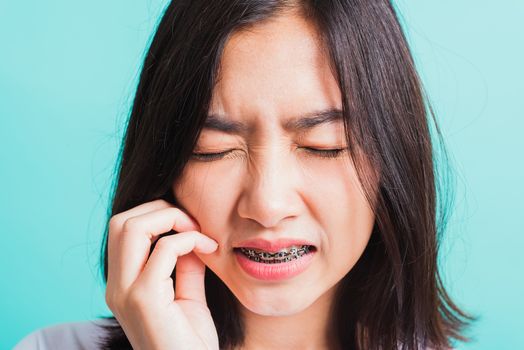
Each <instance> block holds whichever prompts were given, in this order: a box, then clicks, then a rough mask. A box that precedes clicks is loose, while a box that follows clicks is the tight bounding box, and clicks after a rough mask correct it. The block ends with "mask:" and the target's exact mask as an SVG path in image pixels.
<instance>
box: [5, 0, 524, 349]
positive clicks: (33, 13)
mask: <svg viewBox="0 0 524 350" xmlns="http://www.w3.org/2000/svg"><path fill="white" fill-rule="evenodd" d="M166 3H167V1H166V0H135V1H124V0H114V1H101V0H93V1H71V0H46V1H36V0H29V1H22V0H19V1H14V0H10V1H9V0H0V230H1V231H0V232H1V238H2V244H1V248H0V249H1V254H0V273H1V279H2V284H1V288H0V348H1V349H9V348H11V347H12V346H13V345H14V344H15V343H16V342H17V341H18V340H20V339H21V338H22V337H23V336H24V335H26V334H27V333H29V332H30V331H32V330H35V329H36V328H39V327H44V326H48V325H52V324H56V323H62V322H71V321H79V320H87V319H93V318H95V317H97V316H101V315H108V314H110V311H109V310H108V309H107V307H106V306H105V302H104V290H103V283H102V277H101V274H100V271H99V268H98V253H99V250H100V243H101V237H102V234H103V228H104V222H105V220H106V216H105V215H106V209H107V206H108V200H109V188H110V185H111V181H112V180H113V177H112V174H113V170H114V163H115V160H116V156H117V152H118V147H119V142H120V139H121V136H122V132H123V130H124V123H125V121H126V118H127V115H128V111H129V107H130V104H131V102H132V101H131V100H132V96H133V93H134V89H135V86H136V82H137V75H138V72H139V69H140V65H141V61H142V58H143V55H144V53H145V50H146V46H147V43H148V41H149V39H150V36H151V35H152V32H153V30H154V27H155V24H156V23H157V21H158V19H159V16H160V14H161V12H162V9H163V8H164V6H165V5H166ZM396 5H397V7H398V8H399V10H400V17H401V21H402V24H403V26H404V29H405V31H406V34H407V37H408V40H409V42H410V44H411V47H412V51H413V54H414V57H415V60H416V63H417V67H418V69H419V72H420V75H421V77H422V80H423V83H424V85H425V88H426V90H427V92H428V94H429V96H430V102H431V103H432V104H433V107H434V108H435V111H436V115H437V118H438V120H439V122H440V125H441V127H442V131H443V134H444V137H445V141H446V142H447V146H448V150H449V152H450V155H451V165H452V167H453V170H454V172H455V178H456V183H455V189H456V197H455V206H454V210H453V215H452V217H451V221H450V225H449V228H448V230H447V232H446V234H445V239H444V242H443V246H442V250H441V255H440V265H441V267H442V269H443V270H444V274H443V275H444V279H445V282H446V285H447V286H448V288H449V290H450V292H451V294H452V296H453V297H455V299H456V301H457V302H458V304H459V306H462V307H464V309H465V310H466V311H470V312H472V313H474V314H478V315H480V320H479V321H478V322H477V323H476V324H474V327H473V328H472V330H471V332H470V333H469V334H470V335H472V336H473V337H474V338H475V341H474V342H473V343H471V344H470V345H458V346H457V348H458V349H479V350H492V349H498V350H501V349H516V348H519V347H521V346H524V345H523V344H524V332H523V329H524V321H523V319H524V301H523V300H522V299H523V297H524V277H523V276H524V274H523V273H522V271H523V270H524V258H523V255H524V254H523V248H524V223H523V221H522V217H524V205H523V204H522V198H524V185H523V182H524V155H523V153H524V137H523V136H522V133H523V129H524V111H523V105H522V101H523V100H524V89H523V87H522V86H523V82H524V68H523V64H524V21H523V18H524V1H522V0H501V1H478V0H477V1H474V0H463V1H451V0H441V1H431V2H428V1H420V0H399V1H397V2H396Z"/></svg>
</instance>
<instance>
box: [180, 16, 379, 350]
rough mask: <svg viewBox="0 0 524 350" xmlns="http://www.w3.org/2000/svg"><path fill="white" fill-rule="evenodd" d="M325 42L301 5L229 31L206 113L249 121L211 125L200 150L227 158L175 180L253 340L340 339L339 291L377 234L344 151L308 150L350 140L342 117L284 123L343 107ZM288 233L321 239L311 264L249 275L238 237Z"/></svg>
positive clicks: (284, 343)
mask: <svg viewBox="0 0 524 350" xmlns="http://www.w3.org/2000/svg"><path fill="white" fill-rule="evenodd" d="M323 52H325V50H323V49H322V46H321V45H320V42H319V41H318V40H317V32H316V30H315V28H314V26H313V25H312V24H310V23H308V22H306V21H305V20H303V19H302V18H301V17H299V16H297V15H294V14H283V15H280V16H278V17H274V18H272V19H271V20H270V21H267V22H264V23H258V24H256V25H255V26H253V27H252V28H250V29H249V30H245V31H241V32H238V33H236V34H235V35H233V36H232V37H231V38H230V39H229V41H228V42H227V44H226V46H225V49H224V53H223V56H222V61H221V67H220V74H219V79H218V83H217V85H216V86H215V88H214V91H213V98H212V103H211V107H210V111H209V113H210V114H221V115H224V116H226V117H225V118H227V119H228V120H233V121H238V122H243V123H246V124H247V125H249V126H250V131H249V132H248V133H247V134H245V135H230V134H226V133H222V132H218V131H214V130H207V129H204V130H203V131H202V133H201V136H200V139H199V141H198V144H197V148H196V149H195V152H198V153H218V152H223V151H227V150H233V151H232V152H230V153H229V154H228V155H226V156H225V157H224V158H222V159H219V160H213V161H202V160H198V159H193V160H191V161H190V162H189V163H188V164H187V166H186V168H185V170H184V172H183V174H182V176H181V177H180V178H179V179H178V181H177V182H176V183H175V184H173V192H174V195H175V197H176V198H177V200H178V202H179V203H180V205H181V208H182V209H183V210H184V212H186V213H187V214H188V215H190V216H191V217H192V218H193V219H194V220H196V221H197V222H198V224H199V226H200V228H201V231H200V232H202V233H203V234H204V235H206V236H208V237H210V238H211V239H213V240H214V241H216V242H217V243H218V249H217V250H216V251H214V252H212V253H211V254H202V253H199V252H196V255H197V256H198V257H199V259H200V260H201V261H202V262H203V263H204V264H205V265H207V266H208V267H209V268H210V269H211V270H212V271H213V272H214V273H215V274H217V276H218V277H219V278H221V279H222V280H223V281H224V283H225V284H226V285H227V286H228V287H229V288H230V289H231V291H232V292H233V294H234V295H235V296H236V297H237V299H238V300H239V301H240V304H241V305H242V306H241V308H242V316H243V318H244V322H245V325H246V343H245V344H244V347H245V348H246V349H262V348H264V349H267V348H300V349H322V348H333V347H334V344H331V343H330V339H332V337H330V329H332V327H330V319H331V317H330V315H331V313H330V307H331V306H332V301H333V295H334V292H335V290H336V287H337V285H338V283H339V282H340V280H341V279H342V278H343V277H344V275H346V274H347V272H348V271H350V270H351V268H352V267H353V266H354V265H355V263H356V262H357V260H358V259H359V257H360V256H361V255H362V253H363V251H364V249H365V247H366V245H367V243H368V241H369V238H370V236H371V231H372V227H373V223H374V219H375V218H374V215H373V212H372V209H371V208H370V206H369V205H368V203H367V201H366V199H365V196H364V194H363V190H362V187H361V184H360V183H359V181H358V178H357V174H356V171H355V168H354V165H353V163H352V162H351V160H350V157H349V155H348V153H347V151H345V152H343V153H342V154H341V155H340V156H339V157H337V158H322V157H321V156H319V155H316V154H313V153H309V151H308V150H307V149H305V148H304V147H312V148H316V149H335V148H343V147H346V146H347V144H346V140H345V136H344V128H343V123H342V121H340V122H337V123H332V124H327V125H321V126H317V127H315V128H314V129H311V130H309V131H307V132H305V133H296V132H293V131H288V130H284V129H283V127H282V123H283V122H284V121H285V120H287V119H289V118H292V117H295V116H299V115H303V114H306V113H309V112H312V111H316V110H321V109H325V108H339V109H340V108H341V95H340V90H339V88H338V86H337V83H336V81H335V79H334V77H333V75H332V73H331V71H330V69H329V63H328V60H327V57H325V56H324V55H323ZM283 169H285V171H282V170H283ZM334 203H336V205H334ZM281 237H291V238H304V239H307V240H310V241H312V242H314V244H315V245H316V247H317V252H316V256H315V257H314V260H313V262H312V264H311V265H310V266H309V268H308V269H307V270H306V271H304V272H303V273H301V274H300V275H298V276H296V277H293V278H291V279H289V280H285V281H280V282H266V281H260V280H256V279H254V278H252V277H250V276H248V275H246V274H245V272H244V271H243V270H242V269H241V268H240V266H239V265H238V263H237V261H236V258H235V256H234V254H233V246H234V245H235V244H237V243H238V242H240V241H242V240H245V239H250V238H265V239H269V240H271V239H277V238H281ZM177 285H178V280H177ZM300 334H302V335H307V337H300V336H297V335H300Z"/></svg>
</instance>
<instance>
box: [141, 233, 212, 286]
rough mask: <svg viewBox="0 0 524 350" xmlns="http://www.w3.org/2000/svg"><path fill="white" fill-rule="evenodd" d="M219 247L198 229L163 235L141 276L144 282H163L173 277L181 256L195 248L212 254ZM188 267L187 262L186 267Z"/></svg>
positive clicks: (196, 250) (203, 252)
mask: <svg viewBox="0 0 524 350" xmlns="http://www.w3.org/2000/svg"><path fill="white" fill-rule="evenodd" d="M217 248H218V244H217V243H216V242H215V241H214V240H212V239H211V238H209V237H207V236H206V235H204V234H202V233H200V232H198V231H188V232H182V233H177V234H174V235H171V236H165V237H162V238H161V239H159V240H158V243H157V245H156V247H155V249H154V250H153V252H152V253H151V256H150V257H149V260H148V261H147V263H146V266H145V267H144V269H143V271H142V274H141V275H140V277H139V278H140V279H143V280H144V281H143V282H144V283H152V284H158V283H161V282H163V281H165V280H166V279H169V278H171V274H172V273H173V269H174V268H175V265H176V263H177V260H178V258H179V257H180V256H182V255H186V254H189V253H191V252H192V251H193V250H194V251H195V252H198V253H202V254H210V253H212V252H214V251H215V250H216V249H217ZM187 267H188V266H187V264H186V266H185V267H184V268H187ZM193 267H194V265H193ZM177 283H178V281H177Z"/></svg>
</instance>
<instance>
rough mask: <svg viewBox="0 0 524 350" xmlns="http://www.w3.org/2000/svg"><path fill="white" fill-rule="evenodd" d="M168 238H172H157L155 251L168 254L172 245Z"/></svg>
mask: <svg viewBox="0 0 524 350" xmlns="http://www.w3.org/2000/svg"><path fill="white" fill-rule="evenodd" d="M169 237H172V236H165V237H162V238H159V239H158V241H157V243H156V247H155V250H158V251H162V252H169V251H170V250H172V243H171V240H169V239H168V238H169Z"/></svg>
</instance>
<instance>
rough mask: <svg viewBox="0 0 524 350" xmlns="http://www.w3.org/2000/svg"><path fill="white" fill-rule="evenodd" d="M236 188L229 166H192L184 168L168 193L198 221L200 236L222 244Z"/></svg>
mask: <svg viewBox="0 0 524 350" xmlns="http://www.w3.org/2000/svg"><path fill="white" fill-rule="evenodd" d="M224 163H225V162H224ZM238 187H239V186H238V181H235V177H234V176H231V167H229V169H228V168H227V167H222V166H216V165H213V166H210V165H205V164H195V165H191V166H189V165H188V166H187V167H186V170H185V171H184V173H183V175H182V176H181V177H180V179H179V181H178V182H177V183H176V184H174V185H173V188H172V190H173V194H174V196H175V198H176V199H177V202H178V203H179V205H180V206H181V207H183V208H184V209H185V210H186V211H187V212H188V213H190V214H191V215H192V216H193V217H194V218H195V219H196V220H197V221H198V223H199V225H200V227H201V229H202V233H204V234H206V235H208V236H209V237H211V238H213V239H214V240H216V241H217V242H218V243H219V244H224V243H226V241H225V240H227V237H225V236H224V232H227V230H226V225H227V222H228V220H229V218H230V215H231V210H232V205H233V203H234V200H233V199H234V197H235V191H238V190H239V188H238Z"/></svg>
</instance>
